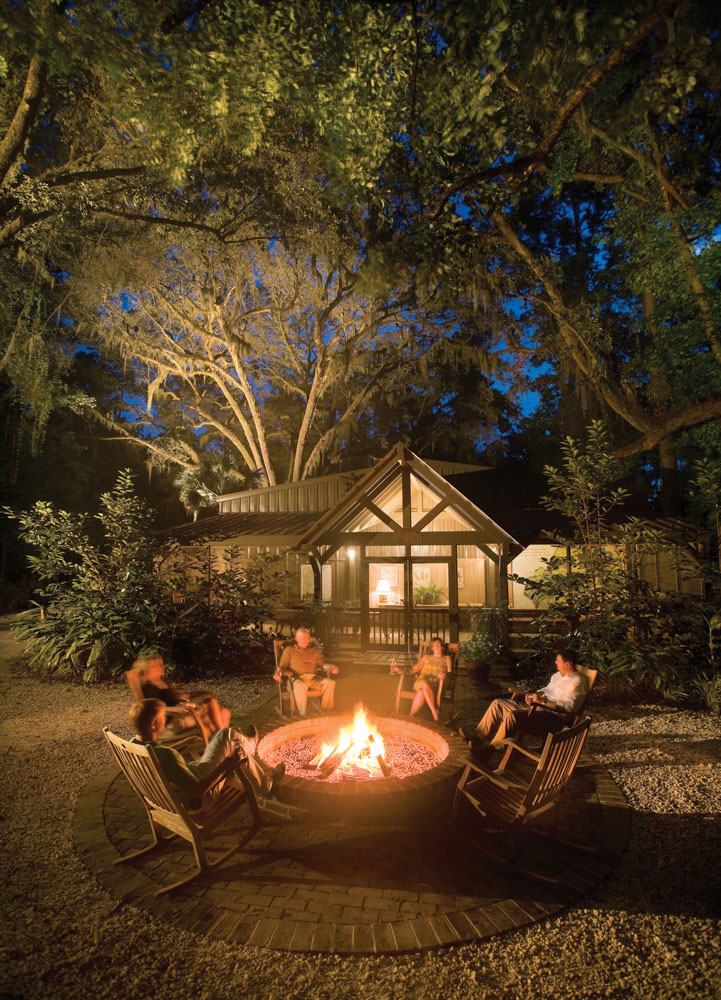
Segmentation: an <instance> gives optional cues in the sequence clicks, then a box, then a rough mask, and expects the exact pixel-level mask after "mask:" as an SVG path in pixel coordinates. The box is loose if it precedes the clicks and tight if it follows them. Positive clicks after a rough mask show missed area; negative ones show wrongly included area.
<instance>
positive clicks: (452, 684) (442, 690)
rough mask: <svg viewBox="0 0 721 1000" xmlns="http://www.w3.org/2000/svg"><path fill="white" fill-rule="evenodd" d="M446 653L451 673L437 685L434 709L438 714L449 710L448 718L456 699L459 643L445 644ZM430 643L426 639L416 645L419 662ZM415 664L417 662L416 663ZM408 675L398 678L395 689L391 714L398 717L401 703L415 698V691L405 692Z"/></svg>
mask: <svg viewBox="0 0 721 1000" xmlns="http://www.w3.org/2000/svg"><path fill="white" fill-rule="evenodd" d="M445 647H446V652H447V654H448V656H450V658H451V672H450V673H448V674H446V676H445V677H444V678H442V680H441V681H440V682H439V684H438V692H437V694H436V707H437V709H438V714H439V715H440V714H441V711H442V709H443V708H445V707H447V708H448V710H449V713H448V714H449V716H452V715H453V706H454V704H455V697H456V680H457V679H458V656H459V651H460V643H458V642H447V643H445ZM430 648H431V642H430V640H428V639H421V641H420V643H419V645H418V659H419V660H420V659H421V657H422V656H425V655H426V653H428V652H430ZM416 662H417V661H416ZM409 676H411V675H410V674H401V675H400V677H399V678H398V687H397V688H396V697H395V702H394V703H393V714H394V715H398V714H399V712H400V708H401V703H402V702H404V701H411V702H412V701H413V699H414V698H415V696H416V692H415V691H405V690H404V681H405V680H406V678H407V677H409Z"/></svg>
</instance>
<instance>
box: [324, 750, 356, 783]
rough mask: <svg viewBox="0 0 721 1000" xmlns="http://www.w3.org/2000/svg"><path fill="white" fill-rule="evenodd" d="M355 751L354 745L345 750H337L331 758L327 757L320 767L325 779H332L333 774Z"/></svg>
mask: <svg viewBox="0 0 721 1000" xmlns="http://www.w3.org/2000/svg"><path fill="white" fill-rule="evenodd" d="M352 749H353V745H352V744H351V745H350V746H347V747H346V748H345V750H336V751H335V753H332V754H331V755H330V757H326V759H325V760H324V761H323V763H322V764H319V765H318V770H319V771H320V773H321V774H322V775H323V777H324V778H328V777H330V775H331V774H333V772H334V771H335V770H336V768H339V767H340V766H341V764H342V763H343V761H344V760H345V759H346V757H347V756H348V754H349V753H350V752H351V750H352Z"/></svg>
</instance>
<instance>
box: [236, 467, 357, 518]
mask: <svg viewBox="0 0 721 1000" xmlns="http://www.w3.org/2000/svg"><path fill="white" fill-rule="evenodd" d="M351 483H352V478H351V477H349V476H347V475H337V476H322V477H320V478H319V479H306V480H303V481H302V482H299V483H281V484H280V485H278V486H267V487H264V488H263V489H259V490H246V491H245V492H243V493H235V494H233V493H231V494H228V496H224V497H220V498H219V499H218V513H219V514H244V513H254V512H262V513H277V512H281V513H285V512H293V513H297V512H300V513H304V512H307V511H314V510H317V511H325V510H328V509H329V508H330V507H332V506H333V505H334V504H335V503H337V502H338V501H339V500H340V498H341V497H342V496H344V495H345V493H347V492H348V488H349V486H350V485H351Z"/></svg>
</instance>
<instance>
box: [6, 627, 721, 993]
mask: <svg viewBox="0 0 721 1000" xmlns="http://www.w3.org/2000/svg"><path fill="white" fill-rule="evenodd" d="M17 652H18V650H17V647H16V646H15V644H14V641H13V639H12V637H11V636H10V634H9V633H8V632H7V631H0V695H1V696H2V700H3V704H4V712H3V718H2V722H1V723H0V739H1V741H2V743H1V746H2V752H3V760H4V763H5V767H4V769H3V775H2V800H1V801H2V824H1V825H0V831H2V834H3V837H2V844H3V851H2V857H1V858H0V864H1V865H2V881H3V885H4V888H5V893H4V899H3V901H2V903H0V915H1V916H2V938H1V941H0V944H1V948H2V952H1V957H2V973H1V974H0V976H1V978H0V1000H20V998H22V1000H34V998H43V1000H65V998H67V1000H76V998H80V997H84V996H88V997H93V998H96V997H97V998H102V997H116V998H119V1000H125V998H128V1000H130V998H133V1000H146V998H147V1000H166V998H167V1000H177V998H179V997H193V998H208V1000H210V998H212V1000H224V998H244V997H249V998H250V997H253V998H258V1000H265V998H268V1000H276V998H277V1000H294V998H300V997H303V998H312V1000H340V998H363V1000H365V998H367V1000H406V998H409V1000H410V998H423V1000H425V998H429V1000H431V998H432V1000H455V998H459V1000H460V998H462V1000H469V998H473V1000H475V998H478V1000H516V998H519V1000H522V998H529V1000H531V998H533V1000H535V998H542V997H543V998H545V997H548V998H551V997H552V998H554V1000H564V998H566V997H567V998H569V1000H571V998H574V1000H575V998H589V1000H597V998H600V997H612V998H614V1000H620V998H630V997H634V998H635V997H638V998H644V1000H660V998H667V1000H676V998H684V1000H696V998H698V1000H719V998H721V948H720V947H719V945H720V944H721V940H720V938H721V935H720V933H719V931H720V929H721V919H720V917H721V838H720V837H719V829H720V827H719V819H720V817H719V814H720V813H721V780H720V778H721V719H719V718H718V717H713V716H710V715H708V714H705V713H699V712H692V711H686V710H677V709H672V708H667V707H659V706H639V707H635V708H633V709H630V708H626V707H613V706H597V707H594V725H593V727H592V729H591V734H590V738H589V743H590V750H591V752H592V754H594V756H595V757H596V758H597V760H598V761H599V762H600V763H602V764H604V765H605V766H607V767H608V769H609V771H610V772H611V774H612V775H613V777H614V778H615V779H616V781H617V782H618V783H619V784H620V786H621V787H622V788H623V790H624V792H625V794H626V796H627V798H628V800H629V802H630V804H631V806H632V808H633V810H634V812H633V826H632V834H631V842H630V845H629V848H628V850H627V851H626V854H625V855H624V857H623V858H622V860H621V863H620V865H619V866H618V868H617V869H616V871H615V872H614V873H613V874H612V876H611V877H610V878H609V879H608V880H607V881H606V882H605V883H604V884H602V885H601V886H600V887H599V888H598V889H597V890H596V891H595V892H594V893H593V894H592V895H590V896H588V897H587V898H586V899H585V900H584V901H583V903H582V904H580V905H577V906H575V907H574V908H573V909H572V910H570V911H569V912H568V913H566V914H564V915H562V916H560V917H557V918H554V919H552V920H550V921H547V922H544V923H540V924H534V925H532V926H530V927H528V928H526V929H524V930H520V931H514V932H511V933H509V934H506V935H502V936H499V937H496V938H493V939H491V940H489V941H485V942H481V943H480V944H475V945H467V946H458V947H454V948H450V949H447V950H444V951H435V952H430V953H423V954H417V955H411V956H403V957H401V958H397V959H394V958H387V957H384V958H340V957H337V956H321V957H318V956H313V955H311V956H307V957H306V956H302V955H292V954H288V953H285V952H284V953H278V952H269V951H264V950H260V949H255V948H249V947H236V946H232V945H229V944H227V943H224V942H222V941H210V940H208V939H206V938H203V937H194V936H191V935H190V934H187V933H185V932H174V931H172V930H170V929H169V928H168V927H167V926H165V925H163V924H161V923H158V922H156V921H155V920H154V919H153V918H152V917H150V916H149V915H148V914H146V913H144V912H142V911H139V910H137V909H135V908H133V907H132V906H129V905H125V904H121V903H118V902H117V901H116V900H114V899H113V898H112V897H111V896H109V895H108V894H107V893H105V892H104V891H103V890H102V889H100V888H99V886H98V884H97V883H96V882H95V879H94V878H93V877H92V876H91V875H90V874H88V873H87V872H86V871H85V869H84V868H83V867H82V865H81V864H80V862H79V861H78V859H77V857H76V856H75V853H74V851H73V847H72V835H71V824H72V815H73V810H74V807H75V803H76V800H77V796H78V793H79V791H80V789H81V788H82V787H83V786H84V785H85V783H86V782H87V781H88V779H89V778H90V777H91V776H92V775H93V774H95V773H96V772H97V771H98V770H100V768H101V767H104V766H106V765H107V764H108V761H109V757H108V751H107V748H106V747H105V745H104V743H103V741H102V737H101V733H100V731H101V728H102V726H103V725H110V726H111V728H114V729H117V730H118V731H121V732H124V731H126V729H127V707H128V698H127V692H126V690H125V689H124V688H122V687H120V686H117V685H108V686H106V687H93V688H81V687H78V686H75V685H68V684H62V683H41V682H39V681H37V680H35V679H32V678H21V677H20V676H19V675H18V674H15V675H13V674H11V672H10V668H9V662H10V659H11V658H12V657H13V656H16V655H17ZM215 687H217V688H218V689H219V691H220V693H221V695H222V697H223V700H224V701H225V702H226V703H227V704H232V705H233V706H234V708H236V709H242V708H243V707H244V706H248V705H250V704H251V703H252V702H253V701H255V700H256V699H257V698H259V697H260V696H262V695H263V694H264V693H265V692H270V682H269V681H268V680H267V679H266V678H259V679H256V680H243V681H240V680H236V681H233V682H228V683H226V682H218V683H217V684H215ZM34 706H39V707H38V708H36V707H34Z"/></svg>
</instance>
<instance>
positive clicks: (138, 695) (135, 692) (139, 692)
mask: <svg viewBox="0 0 721 1000" xmlns="http://www.w3.org/2000/svg"><path fill="white" fill-rule="evenodd" d="M125 680H126V681H127V682H128V687H129V688H130V693H131V694H132V696H133V701H142V700H143V688H142V684H141V681H140V671H139V670H126V671H125Z"/></svg>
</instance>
